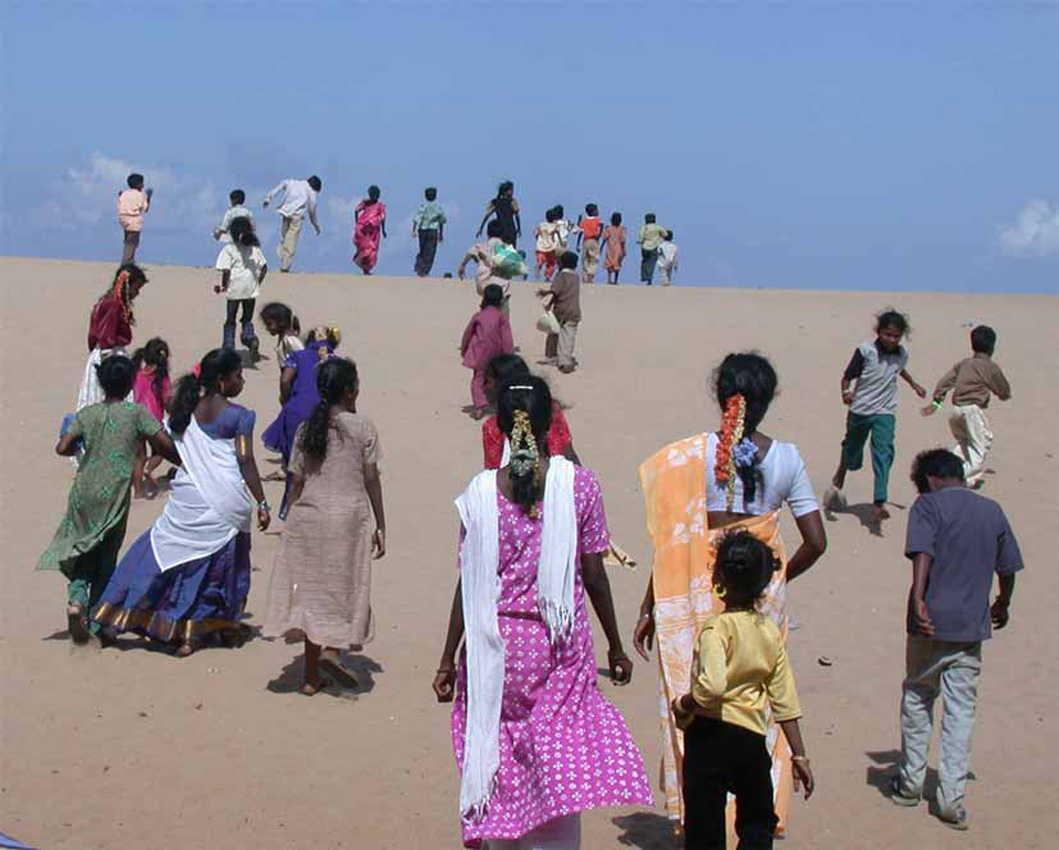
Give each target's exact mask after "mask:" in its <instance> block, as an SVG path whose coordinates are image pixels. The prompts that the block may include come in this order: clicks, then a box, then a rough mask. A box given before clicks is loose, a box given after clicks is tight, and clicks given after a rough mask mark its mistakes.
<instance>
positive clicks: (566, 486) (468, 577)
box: [456, 457, 578, 820]
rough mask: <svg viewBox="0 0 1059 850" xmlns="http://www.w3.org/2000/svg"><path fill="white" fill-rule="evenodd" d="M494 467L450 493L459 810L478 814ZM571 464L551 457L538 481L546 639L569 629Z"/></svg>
mask: <svg viewBox="0 0 1059 850" xmlns="http://www.w3.org/2000/svg"><path fill="white" fill-rule="evenodd" d="M496 476H497V472H496V470H486V471H484V472H480V473H479V474H478V475H476V476H475V477H474V479H473V480H472V481H471V483H470V485H469V486H468V487H467V489H466V490H465V491H464V492H463V494H462V495H461V496H460V497H459V498H458V499H457V500H456V509H457V511H459V514H460V521H461V522H462V523H463V527H464V529H465V531H466V534H465V536H464V540H463V545H462V546H461V548H460V577H461V581H462V599H463V623H464V634H465V643H466V649H467V730H466V743H465V746H464V753H463V777H462V781H461V784H460V814H461V815H462V816H463V817H464V818H465V819H467V820H478V819H480V818H482V817H484V815H485V813H486V809H487V808H488V805H489V799H490V797H491V796H492V793H493V790H494V789H495V787H496V774H497V771H498V770H499V768H500V708H501V703H502V700H503V691H504V641H503V639H502V638H501V636H500V625H499V622H498V620H497V604H498V602H499V599H500V541H499V537H500V517H499V511H498V509H497V503H496ZM577 544H578V534H577V510H576V507H575V505H574V465H573V464H572V463H571V462H570V461H568V460H567V459H566V458H563V457H553V458H551V460H550V462H549V464H548V476H547V478H546V479H545V482H544V517H543V524H542V528H541V554H540V562H539V563H538V566H537V606H538V608H539V610H540V614H541V618H542V619H543V620H544V624H545V627H546V628H547V630H548V636H549V638H550V639H551V642H552V644H553V645H555V644H558V643H561V642H563V641H565V640H566V639H567V638H569V636H570V630H571V628H572V626H573V622H574V580H575V576H576V570H577Z"/></svg>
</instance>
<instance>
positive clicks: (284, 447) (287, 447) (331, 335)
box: [261, 327, 342, 519]
mask: <svg viewBox="0 0 1059 850" xmlns="http://www.w3.org/2000/svg"><path fill="white" fill-rule="evenodd" d="M341 341H342V332H341V331H340V330H339V329H338V328H325V327H317V328H313V330H311V331H310V332H309V340H308V342H307V343H306V345H305V349H304V350H302V351H295V352H294V353H293V354H291V355H290V356H289V357H288V358H287V360H286V362H285V363H284V364H283V371H282V372H281V373H280V378H279V400H280V403H281V404H282V405H283V409H282V410H280V412H279V416H277V417H276V421H275V422H273V423H272V424H271V425H269V426H268V427H267V428H266V429H265V433H264V434H262V435H261V439H262V441H263V442H264V444H265V448H267V449H270V450H271V451H274V452H277V453H278V454H281V455H282V456H283V468H284V469H287V467H288V465H289V463H290V456H291V451H292V450H293V448H294V436H295V434H297V433H298V427H299V426H300V425H301V424H302V423H303V422H304V421H305V420H307V419H308V418H309V417H310V416H311V415H312V412H313V411H314V410H315V409H316V405H318V404H319V403H320V391H319V390H318V389H317V388H316V368H317V367H318V366H319V365H320V364H321V363H324V362H326V361H327V360H328V359H329V358H331V357H333V356H334V352H335V349H336V348H338V344H339V343H340V342H341ZM286 478H287V486H286V488H285V489H284V492H283V503H282V504H281V505H280V509H279V518H280V519H286V518H287V491H288V490H289V489H290V475H287V476H286Z"/></svg>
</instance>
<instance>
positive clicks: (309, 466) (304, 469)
mask: <svg viewBox="0 0 1059 850" xmlns="http://www.w3.org/2000/svg"><path fill="white" fill-rule="evenodd" d="M332 425H333V427H332V428H331V431H330V433H329V434H328V438H327V457H326V458H324V461H323V463H322V464H321V463H319V462H316V463H314V462H311V461H309V460H308V459H307V458H306V457H305V454H304V453H303V452H302V450H301V435H302V431H303V429H304V428H305V425H302V426H301V428H299V429H298V435H297V437H296V438H295V443H294V451H293V453H292V454H291V461H290V470H291V472H293V473H295V474H297V475H302V476H304V477H305V489H304V490H303V491H302V496H301V498H300V499H298V501H297V502H296V503H295V504H294V505H293V506H292V507H291V509H290V513H289V514H288V516H287V525H286V527H285V528H284V531H283V542H282V544H281V546H280V551H279V555H278V556H277V557H276V565H275V568H274V569H273V571H272V581H271V583H270V584H269V589H268V604H267V605H266V608H265V625H264V633H265V635H266V636H267V637H281V636H284V635H289V634H291V633H294V634H295V635H298V636H300V635H302V634H304V635H305V636H307V637H308V638H309V640H310V641H312V642H313V643H315V644H319V645H321V646H335V647H343V646H349V645H350V644H363V643H367V642H368V641H370V640H371V639H372V638H373V637H374V636H375V618H374V617H373V616H372V612H371V538H372V533H373V531H374V527H375V526H374V520H373V517H372V510H371V502H370V501H369V500H368V493H367V489H366V487H365V485H364V467H365V465H366V464H371V463H375V464H377V463H378V462H379V460H380V458H381V451H380V449H379V437H378V434H377V433H376V431H375V425H374V424H372V422H371V420H369V419H366V418H365V417H363V416H358V415H357V414H354V413H345V412H343V413H340V414H338V415H337V416H335V417H333V418H332Z"/></svg>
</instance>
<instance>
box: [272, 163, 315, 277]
mask: <svg viewBox="0 0 1059 850" xmlns="http://www.w3.org/2000/svg"><path fill="white" fill-rule="evenodd" d="M322 189H323V183H321V182H320V178H319V177H317V176H316V175H315V174H314V175H313V176H312V177H310V178H309V179H308V180H296V179H294V178H292V177H288V178H287V179H286V180H284V181H283V182H282V183H280V184H279V185H278V186H277V187H276V188H275V189H273V190H272V191H271V192H269V193H268V194H267V195H265V202H264V203H263V204H262V205H261V206H263V207H265V208H266V209H267V208H268V205H269V204H270V203H272V197H273V195H278V194H280V193H282V194H283V204H282V205H281V206H280V208H279V209H278V210H276V212H278V213H279V219H280V225H279V247H278V248H276V253H277V254H278V255H279V270H280V271H281V272H284V273H286V272H289V271H290V267H291V263H293V262H294V254H295V253H296V252H297V250H298V235H299V234H300V233H301V230H302V220H303V219H304V218H305V213H306V212H308V213H309V221H310V223H311V224H312V226H313V229H314V230H316V235H317V236H319V235H320V225H319V224H317V222H316V196H317V195H318V194H319V193H320V191H321V190H322Z"/></svg>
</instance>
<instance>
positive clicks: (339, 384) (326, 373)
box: [301, 357, 358, 462]
mask: <svg viewBox="0 0 1059 850" xmlns="http://www.w3.org/2000/svg"><path fill="white" fill-rule="evenodd" d="M357 380H358V378H357V364H356V363H354V362H353V361H352V360H347V359H346V358H345V357H332V358H330V359H329V360H326V361H324V362H323V363H321V364H320V366H319V368H317V370H316V389H317V390H318V391H319V393H320V402H319V404H317V405H316V407H315V408H313V412H312V415H311V416H310V417H309V419H308V421H307V422H306V424H305V430H304V431H303V432H302V438H301V449H302V451H303V452H305V455H306V457H308V458H309V459H310V460H313V461H317V462H323V460H324V458H325V457H327V434H328V432H329V431H330V430H331V428H332V425H331V408H332V407H334V406H335V405H336V404H338V403H339V402H341V401H342V399H343V398H344V397H345V396H346V393H348V392H350V391H351V390H353V389H355V388H356V386H357Z"/></svg>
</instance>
